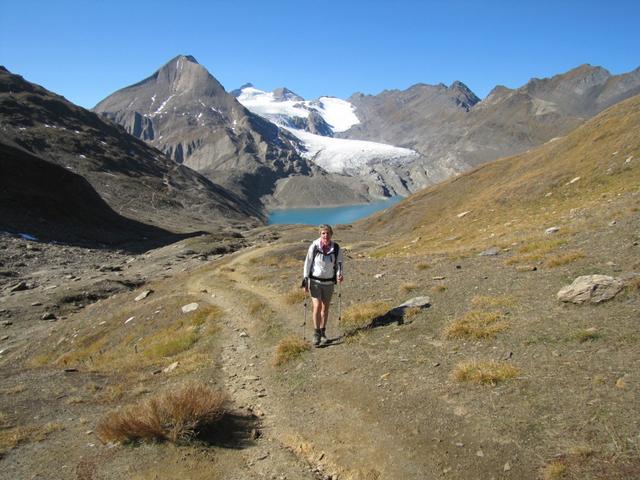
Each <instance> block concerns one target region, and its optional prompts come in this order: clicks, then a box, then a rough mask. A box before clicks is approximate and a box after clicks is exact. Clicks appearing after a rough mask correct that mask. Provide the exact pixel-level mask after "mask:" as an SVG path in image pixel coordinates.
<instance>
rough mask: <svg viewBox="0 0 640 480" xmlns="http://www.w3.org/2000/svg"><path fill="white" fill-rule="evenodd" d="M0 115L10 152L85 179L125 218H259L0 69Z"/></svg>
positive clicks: (195, 225) (185, 227)
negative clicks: (38, 160) (23, 153)
mask: <svg viewBox="0 0 640 480" xmlns="http://www.w3.org/2000/svg"><path fill="white" fill-rule="evenodd" d="M0 118H1V119H2V125H3V128H2V130H0V142H1V143H3V144H4V145H5V146H6V148H13V147H19V149H18V150H13V151H14V153H15V156H16V157H20V156H21V155H22V154H21V153H20V152H22V151H23V152H25V155H24V160H23V161H24V162H27V161H29V162H32V163H37V162H35V160H33V159H32V158H31V157H38V158H39V159H41V160H46V161H47V162H50V163H54V164H56V165H58V166H61V167H63V168H65V169H67V170H69V171H71V172H73V173H75V174H78V175H80V176H81V177H84V178H85V179H86V180H87V181H88V182H89V183H90V184H91V186H92V187H93V189H95V191H96V192H98V194H99V195H100V196H101V197H102V199H104V201H106V202H107V204H108V205H109V207H110V208H112V209H113V210H114V211H116V212H117V213H118V214H120V215H122V216H124V217H127V218H130V219H132V220H136V221H138V222H143V223H145V224H150V225H155V226H158V227H161V228H163V229H167V230H169V231H172V232H188V231H194V230H202V229H206V228H213V227H221V226H231V225H237V226H248V225H251V224H253V225H255V224H256V223H257V222H259V221H260V219H261V218H262V217H261V214H260V212H259V211H258V210H256V209H254V208H253V207H251V206H250V205H249V204H247V203H246V202H243V201H242V200H241V199H240V198H239V197H237V196H236V195H234V194H232V193H231V192H229V191H227V190H225V189H224V188H222V187H220V186H219V185H215V184H213V183H212V182H210V181H209V180H207V179H206V178H204V177H202V176H201V175H198V174H197V173H196V172H194V171H193V170H191V169H189V168H186V167H184V166H181V165H178V164H176V163H175V162H173V161H172V160H170V159H169V158H167V157H166V156H164V155H163V154H162V153H161V152H159V151H158V150H156V149H154V148H151V147H149V146H148V145H146V144H145V143H144V142H142V141H140V140H138V139H136V138H134V137H132V136H130V135H129V134H127V133H126V132H125V131H124V130H123V129H122V128H120V127H118V126H116V125H114V124H112V123H110V122H105V121H104V120H103V119H101V118H100V117H99V116H97V115H96V114H94V113H92V112H89V111H87V110H85V109H83V108H80V107H77V106H75V105H73V104H72V103H70V102H68V101H67V100H65V99H64V98H63V97H60V96H58V95H55V94H53V93H51V92H49V91H47V90H45V89H44V88H42V87H40V86H37V85H34V84H32V83H29V82H27V81H25V80H24V79H23V78H22V77H20V76H18V75H14V74H11V73H10V72H8V71H7V70H6V69H4V68H2V69H0ZM12 146H13V147H12ZM15 181H16V182H18V181H20V180H19V178H15ZM19 187H20V185H18V188H19ZM23 188H25V189H27V190H28V189H29V188H31V187H29V185H28V184H25V185H24V186H23Z"/></svg>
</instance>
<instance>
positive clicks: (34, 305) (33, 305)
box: [31, 302, 42, 307]
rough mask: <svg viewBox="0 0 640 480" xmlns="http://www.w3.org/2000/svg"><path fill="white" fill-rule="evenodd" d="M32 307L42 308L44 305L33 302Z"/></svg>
mask: <svg viewBox="0 0 640 480" xmlns="http://www.w3.org/2000/svg"><path fill="white" fill-rule="evenodd" d="M31 306H32V307H40V306H42V303H40V302H33V303H32V304H31Z"/></svg>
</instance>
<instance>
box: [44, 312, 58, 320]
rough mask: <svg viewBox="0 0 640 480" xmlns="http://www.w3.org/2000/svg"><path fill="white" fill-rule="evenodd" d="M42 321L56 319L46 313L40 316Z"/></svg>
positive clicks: (50, 313)
mask: <svg viewBox="0 0 640 480" xmlns="http://www.w3.org/2000/svg"><path fill="white" fill-rule="evenodd" d="M41 319H42V320H57V319H58V317H56V315H55V314H54V313H52V312H46V313H45V314H44V315H42V317H41Z"/></svg>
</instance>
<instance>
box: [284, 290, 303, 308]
mask: <svg viewBox="0 0 640 480" xmlns="http://www.w3.org/2000/svg"><path fill="white" fill-rule="evenodd" d="M305 296H306V293H305V292H304V290H303V289H302V288H296V289H293V290H291V291H290V292H289V293H287V294H286V295H285V296H284V303H286V304H287V305H295V304H296V303H302V302H303V301H304V297H305Z"/></svg>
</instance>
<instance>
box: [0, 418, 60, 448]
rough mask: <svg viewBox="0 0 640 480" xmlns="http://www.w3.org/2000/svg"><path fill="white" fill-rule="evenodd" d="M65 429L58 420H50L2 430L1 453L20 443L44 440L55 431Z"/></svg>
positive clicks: (0, 434)
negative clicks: (44, 422)
mask: <svg viewBox="0 0 640 480" xmlns="http://www.w3.org/2000/svg"><path fill="white" fill-rule="evenodd" d="M61 430H64V426H63V425H62V424H61V423H58V422H49V423H46V424H44V425H26V426H17V427H13V428H8V429H6V430H0V454H1V453H3V452H6V451H7V450H10V449H12V448H16V447H17V446H18V445H20V444H24V443H33V442H42V441H43V440H44V439H45V438H47V436H49V435H50V434H51V433H53V432H59V431H61Z"/></svg>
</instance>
